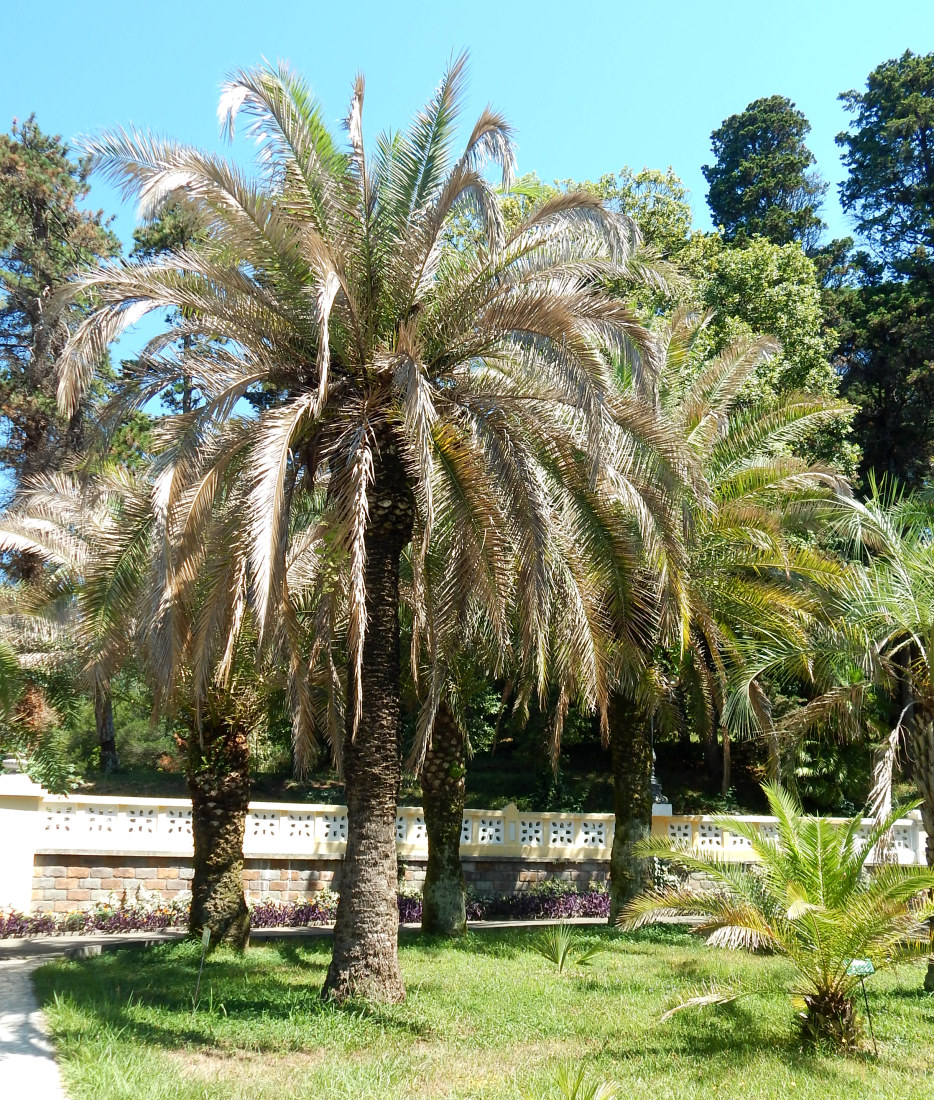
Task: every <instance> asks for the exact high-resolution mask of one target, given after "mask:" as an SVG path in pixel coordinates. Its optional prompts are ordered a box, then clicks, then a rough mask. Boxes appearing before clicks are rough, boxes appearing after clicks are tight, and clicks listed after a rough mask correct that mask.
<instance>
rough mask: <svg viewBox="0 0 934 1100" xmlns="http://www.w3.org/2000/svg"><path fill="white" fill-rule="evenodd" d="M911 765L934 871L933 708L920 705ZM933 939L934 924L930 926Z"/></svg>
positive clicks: (928, 982)
mask: <svg viewBox="0 0 934 1100" xmlns="http://www.w3.org/2000/svg"><path fill="white" fill-rule="evenodd" d="M911 764H912V771H913V773H914V780H915V785H916V786H917V788H918V793H919V794H920V795H921V797H922V798H923V799H924V802H922V804H921V820H922V822H923V824H924V831H925V832H926V833H927V844H926V849H927V850H926V852H925V858H926V860H927V865H928V867H934V705H918V707H917V708H916V710H915V714H914V720H913V721H912V723H911ZM931 935H932V939H934V921H932V922H931ZM924 988H925V989H926V990H927V991H928V992H929V993H934V954H932V955H931V957H930V958H929V959H928V969H927V974H926V975H925V978H924Z"/></svg>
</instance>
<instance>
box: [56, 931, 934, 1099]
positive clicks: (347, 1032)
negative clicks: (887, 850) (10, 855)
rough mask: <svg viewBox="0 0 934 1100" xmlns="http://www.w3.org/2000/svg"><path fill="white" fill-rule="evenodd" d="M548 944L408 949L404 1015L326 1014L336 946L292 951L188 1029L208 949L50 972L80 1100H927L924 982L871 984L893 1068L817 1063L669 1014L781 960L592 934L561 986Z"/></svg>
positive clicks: (730, 1023)
mask: <svg viewBox="0 0 934 1100" xmlns="http://www.w3.org/2000/svg"><path fill="white" fill-rule="evenodd" d="M537 935H539V933H538V932H537V931H534V930H531V931H526V930H521V931H509V932H494V931H489V932H477V933H472V934H471V935H470V936H468V937H467V938H466V939H465V940H463V941H462V942H460V943H457V944H454V945H450V944H446V943H441V942H436V941H424V940H421V939H418V938H417V937H415V936H407V937H404V938H403V942H402V948H401V956H402V967H403V971H404V973H405V979H406V983H407V986H408V1000H407V1001H406V1003H405V1004H404V1005H400V1006H394V1007H391V1008H379V1009H369V1008H367V1007H366V1006H363V1005H356V1006H346V1007H344V1008H338V1007H335V1006H334V1005H330V1004H327V1003H323V1002H322V1001H321V1000H320V999H319V997H318V990H319V989H320V987H321V983H322V980H323V978H324V973H325V968H326V965H327V960H328V953H329V948H330V943H329V941H328V940H321V941H310V942H309V941H306V942H304V943H302V944H301V945H298V944H296V943H295V942H294V941H293V942H288V941H280V942H279V943H277V944H275V945H271V946H264V947H261V948H255V949H252V950H251V951H249V952H248V953H247V955H246V956H245V957H244V958H242V959H241V958H238V957H237V956H236V955H234V954H231V953H225V952H218V953H217V954H216V955H215V956H214V957H213V958H211V959H210V960H209V961H208V963H207V965H206V966H205V972H204V979H203V984H202V996H201V1000H200V1004H199V1006H198V1008H197V1010H196V1011H194V1012H192V1000H191V998H192V994H193V992H194V986H195V977H196V974H197V964H198V956H199V947H198V946H197V945H195V944H190V943H184V944H173V945H166V946H160V947H156V948H149V949H146V950H145V951H139V950H125V951H119V952H113V953H105V954H103V955H101V956H100V957H98V958H95V959H88V960H84V961H80V962H56V963H53V964H50V965H47V966H45V967H43V968H42V969H41V970H39V971H37V972H36V976H35V980H36V986H37V989H38V992H39V996H40V999H41V1001H42V1003H43V1005H44V1007H45V1009H46V1012H47V1014H48V1019H49V1022H50V1024H51V1027H52V1030H53V1033H54V1035H55V1038H56V1040H57V1043H58V1052H59V1058H60V1061H61V1064H62V1068H63V1072H64V1076H65V1080H66V1084H67V1087H68V1090H69V1092H70V1095H71V1097H72V1100H101V1098H103V1100H120V1098H123V1097H126V1098H130V1097H132V1098H133V1100H163V1098H168V1097H172V1098H175V1100H194V1098H205V1097H209V1098H211V1100H215V1098H218V1100H220V1098H225V1100H226V1098H228V1097H229V1098H234V1097H236V1098H238V1100H240V1098H242V1100H267V1098H268V1100H279V1098H281V1097H288V1098H289V1100H301V1098H308V1100H311V1098H314V1100H332V1098H347V1100H350V1098H353V1100H364V1098H373V1100H375V1098H377V1097H378V1098H379V1100H390V1098H395V1097H400V1098H401V1097H406V1098H414V1097H428V1096H431V1097H449V1098H454V1097H462V1098H466V1097H474V1098H478V1100H480V1098H482V1100H499V1098H510V1100H517V1098H518V1097H520V1096H521V1095H522V1090H526V1091H527V1092H528V1093H529V1094H530V1095H533V1096H558V1095H559V1094H558V1093H557V1092H555V1091H553V1088H550V1087H549V1082H550V1081H551V1078H552V1074H553V1071H554V1067H555V1065H556V1063H558V1062H559V1061H571V1062H573V1063H575V1064H583V1065H584V1066H585V1067H586V1070H587V1073H588V1076H589V1078H590V1079H591V1080H594V1081H598V1080H609V1081H612V1082H614V1083H615V1084H616V1085H617V1086H618V1088H619V1095H620V1097H622V1098H625V1100H630V1098H631V1100H636V1098H637V1097H640V1098H641V1097H650V1098H652V1100H693V1098H700V1097H704V1098H709V1097H730V1098H737V1100H739V1098H745V1097H748V1098H750V1100H753V1098H755V1100H768V1098H775V1100H779V1098H781V1100H787V1098H789V1097H800V1098H802V1100H804V1098H813V1100H834V1098H840V1100H842V1098H844V1097H845V1098H846V1100H856V1098H858V1100H868V1098H871V1097H879V1098H883V1097H884V1098H886V1100H893V1098H900V1097H906V1098H908V1097H910V1098H916V1097H917V1098H920V1097H922V1096H924V1097H925V1098H927V1097H928V1096H929V1094H930V1082H931V1080H934V997H932V996H930V995H927V994H925V993H923V991H922V989H921V983H922V978H923V971H922V970H921V969H920V968H918V967H917V966H911V967H909V966H905V967H902V968H900V969H899V970H897V971H895V972H894V973H891V974H885V975H877V976H876V977H874V978H872V979H871V985H870V990H871V992H870V997H871V1006H872V1008H873V1013H874V1018H875V1024H876V1035H877V1037H878V1040H879V1059H878V1061H877V1060H876V1059H875V1058H873V1057H871V1056H870V1055H869V1054H855V1055H851V1056H849V1057H843V1056H839V1055H831V1054H826V1053H813V1052H808V1051H805V1050H803V1049H801V1046H800V1044H799V1042H798V1041H797V1038H796V1034H795V1030H794V1024H793V1009H792V1006H791V1003H790V1001H789V1000H788V998H786V997H784V996H782V995H779V994H775V995H770V996H767V997H755V998H750V999H748V1000H744V1001H741V1002H739V1003H738V1004H737V1005H734V1006H733V1007H731V1008H727V1009H719V1010H718V1009H713V1010H700V1011H697V1012H693V1013H690V1012H687V1013H684V1014H683V1015H680V1016H677V1017H674V1018H673V1019H672V1020H670V1021H668V1022H667V1023H659V1016H660V1014H661V1012H662V1011H663V1010H664V1009H665V1008H666V1007H667V1006H669V1005H670V1004H671V1003H672V998H673V995H674V994H675V993H676V992H677V991H678V990H680V989H683V988H684V987H685V986H686V985H689V984H691V983H694V982H697V981H701V980H704V979H708V978H714V977H715V978H719V979H721V980H728V979H729V978H731V977H732V976H735V975H737V974H742V975H747V976H750V977H753V978H756V979H759V980H760V981H761V980H764V979H766V978H769V977H771V978H774V979H776V980H779V979H781V978H783V977H785V976H787V973H788V971H787V967H786V965H785V964H784V963H783V962H782V961H781V960H777V959H766V958H752V957H750V956H748V955H743V954H739V953H730V952H725V951H719V950H716V949H713V948H708V947H706V946H704V945H703V944H700V943H698V942H697V941H696V940H695V939H694V938H693V937H691V936H690V935H689V934H687V933H685V932H683V931H680V930H673V929H658V930H648V931H646V932H643V933H639V934H636V935H630V936H622V935H619V934H618V933H615V932H611V931H609V930H606V929H602V928H600V929H590V928H587V929H583V930H580V938H581V940H582V941H584V942H587V941H590V942H592V941H593V940H594V939H596V938H598V937H599V938H600V939H601V940H602V941H603V942H604V944H605V948H606V950H605V951H604V952H603V953H602V954H600V955H598V956H597V957H596V958H595V959H594V961H593V964H592V965H591V966H590V967H589V968H587V969H582V968H576V969H572V970H571V972H565V973H564V974H558V973H557V971H556V970H555V969H554V968H553V967H552V965H551V964H549V963H548V962H546V961H545V959H543V958H542V957H541V956H539V955H537V954H536V953H535V952H534V951H533V950H532V948H531V944H532V942H533V940H534V939H535V937H536V936H537Z"/></svg>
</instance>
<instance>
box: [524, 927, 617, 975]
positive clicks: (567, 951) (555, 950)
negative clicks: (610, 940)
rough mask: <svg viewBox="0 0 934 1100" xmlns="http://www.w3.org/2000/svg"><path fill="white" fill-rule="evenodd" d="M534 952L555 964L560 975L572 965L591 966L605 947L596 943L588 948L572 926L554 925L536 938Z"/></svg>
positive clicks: (533, 946)
mask: <svg viewBox="0 0 934 1100" xmlns="http://www.w3.org/2000/svg"><path fill="white" fill-rule="evenodd" d="M532 950H533V951H537V952H538V954H539V955H541V956H542V958H543V959H547V960H548V961H549V962H550V963H553V964H554V965H555V966H556V967H557V969H558V973H559V974H563V973H564V971H565V970H566V969H567V967H568V966H569V965H570V964H571V963H574V964H575V965H577V966H590V964H591V963H592V962H593V960H594V958H595V956H597V955H599V954H600V952H601V951H602V950H603V946H602V945H601V944H599V943H595V944H591V945H590V946H589V947H588V946H586V945H584V944H581V943H579V942H578V938H577V936H576V935H575V933H574V929H573V928H572V927H571V925H570V924H552V925H551V926H550V927H548V928H546V929H545V930H544V931H543V932H542V933H541V934H540V935H538V936H537V937H536V939H535V940H534V942H533V943H532Z"/></svg>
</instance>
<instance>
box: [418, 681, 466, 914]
mask: <svg viewBox="0 0 934 1100" xmlns="http://www.w3.org/2000/svg"><path fill="white" fill-rule="evenodd" d="M465 748H466V746H465V742H464V734H463V732H462V730H461V728H460V726H459V725H458V724H457V722H456V721H455V720H454V715H453V714H452V713H451V710H450V708H449V707H448V705H447V704H446V703H445V702H443V701H442V703H441V706H440V707H439V708H438V716H437V718H436V719H435V729H434V734H433V735H432V739H431V747H430V748H429V750H428V753H427V755H426V757H425V763H424V764H423V765H422V773H421V783H422V807H423V809H424V814H425V830H426V832H427V833H428V867H427V869H426V871H425V885H424V887H423V888H422V931H423V932H429V933H434V934H436V935H441V936H462V935H463V934H464V933H465V932H466V931H467V906H466V896H465V890H466V885H465V883H464V871H463V868H462V867H461V855H460V850H461V826H462V824H463V820H464V791H465V786H466V784H465V780H464V777H465V775H466V770H467V769H466V753H465Z"/></svg>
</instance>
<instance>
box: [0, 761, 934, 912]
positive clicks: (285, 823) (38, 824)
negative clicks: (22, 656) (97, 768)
mask: <svg viewBox="0 0 934 1100" xmlns="http://www.w3.org/2000/svg"><path fill="white" fill-rule="evenodd" d="M742 820H743V821H746V822H749V823H752V824H754V825H755V826H756V827H757V828H758V829H759V830H760V831H761V832H762V833H763V834H764V835H765V836H767V837H773V838H774V837H776V836H777V830H776V826H775V821H774V819H772V818H768V817H754V816H750V817H744V818H743V819H742ZM191 825H192V823H191V803H190V802H188V801H187V800H183V799H148V798H115V797H111V798H104V797H98V798H86V797H77V796H75V797H68V798H61V797H56V796H53V795H49V794H48V793H47V792H45V791H43V790H42V788H40V787H37V786H35V785H34V784H32V783H30V782H29V780H27V779H26V777H25V776H20V775H5V776H0V907H2V906H5V905H16V906H21V907H24V908H25V907H28V903H27V905H26V906H23V900H24V896H25V897H27V898H28V897H29V896H31V895H29V894H26V895H24V890H25V886H24V885H23V884H24V882H25V880H26V877H27V876H26V870H27V867H28V877H29V880H30V883H31V877H32V866H33V861H34V858H35V856H36V855H37V854H39V855H59V854H60V855H62V856H63V857H65V856H70V855H74V856H82V857H89V858H90V860H91V862H93V857H95V856H97V857H99V860H98V862H101V863H104V862H106V859H105V857H119V856H126V857H131V856H140V855H146V856H160V857H161V856H179V857H189V856H190V855H191V852H192V828H191ZM869 827H870V822H868V821H867V822H866V824H865V827H864V830H863V834H864V835H865V834H866V833H867V832H868V829H869ZM652 831H653V833H656V834H660V835H665V836H670V837H672V838H674V839H676V840H677V841H678V842H679V843H681V844H683V845H685V846H686V847H688V848H692V849H697V850H703V851H716V852H718V853H719V854H720V855H721V856H722V857H723V858H724V859H728V860H736V861H748V860H749V859H751V858H752V852H751V848H750V844H749V841H748V840H747V839H746V838H745V837H742V836H737V835H734V834H731V833H730V832H729V830H728V829H727V828H723V827H721V826H719V825H717V824H716V823H715V821H714V820H713V819H712V818H710V817H706V816H702V815H698V816H675V815H672V814H671V807H670V806H667V805H664V806H657V807H656V808H655V814H654V816H653V829H652ZM925 839H926V838H925V834H924V831H923V829H922V827H921V821H920V814H919V813H918V811H913V812H912V813H911V814H909V815H908V816H907V817H906V818H904V819H903V820H902V821H900V822H899V823H898V824H897V825H896V826H895V828H894V830H893V834H892V847H893V853H894V857H895V858H896V859H897V860H898V861H899V862H900V863H905V864H923V863H924V860H925ZM346 840H347V810H346V807H344V806H319V805H307V804H302V803H295V804H289V803H275V802H254V803H252V804H251V805H250V808H249V812H248V814H247V819H246V831H245V836H244V855H245V856H246V857H247V858H280V859H315V858H323V859H328V858H331V859H339V858H340V857H341V856H342V855H343V852H344V847H345V844H346ZM396 843H397V847H398V851H399V855H400V857H402V858H403V859H405V858H413V859H420V858H425V857H426V856H427V854H428V836H427V830H426V827H425V819H424V815H423V813H422V810H421V808H420V807H417V806H400V807H399V810H398V812H397V816H396ZM612 845H613V815H612V814H561V813H532V812H528V811H521V810H518V809H517V808H516V807H515V806H514V805H509V806H506V807H505V808H504V809H501V810H473V809H471V810H466V811H465V812H464V819H463V825H462V829H461V854H462V856H464V857H465V858H470V859H497V858H507V859H508V858H521V859H524V860H528V861H530V862H535V861H549V860H552V861H574V860H579V861H582V860H608V859H609V857H610V851H611V848H612ZM85 862H87V860H85ZM11 883H13V884H15V885H11Z"/></svg>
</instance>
